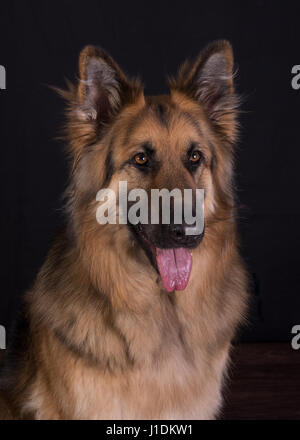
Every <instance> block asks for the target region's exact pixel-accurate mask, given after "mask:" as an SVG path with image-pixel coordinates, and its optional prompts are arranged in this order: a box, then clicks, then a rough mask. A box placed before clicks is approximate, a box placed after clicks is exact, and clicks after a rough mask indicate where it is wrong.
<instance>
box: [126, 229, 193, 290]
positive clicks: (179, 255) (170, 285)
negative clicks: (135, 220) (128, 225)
mask: <svg viewBox="0 0 300 440" xmlns="http://www.w3.org/2000/svg"><path fill="white" fill-rule="evenodd" d="M133 232H134V235H135V237H136V238H137V240H138V242H139V244H140V245H141V246H142V248H143V249H144V251H145V252H146V254H147V256H148V258H149V259H150V261H151V263H152V265H153V266H154V267H155V269H156V270H157V271H158V272H159V274H160V276H161V280H162V283H163V286H164V288H165V290H166V291H167V292H173V291H174V290H184V289H185V288H186V287H187V285H188V282H189V279H190V274H191V270H192V264H193V257H192V251H191V248H190V247H173V248H165V247H164V248H162V247H159V246H157V245H156V244H154V243H153V241H152V240H151V239H150V238H149V237H148V235H147V234H146V232H145V230H144V228H142V225H136V226H134V227H133ZM193 247H195V246H193Z"/></svg>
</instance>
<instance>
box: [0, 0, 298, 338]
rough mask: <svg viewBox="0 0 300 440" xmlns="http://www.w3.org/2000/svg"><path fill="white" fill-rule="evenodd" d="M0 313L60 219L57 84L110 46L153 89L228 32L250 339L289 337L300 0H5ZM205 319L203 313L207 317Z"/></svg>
mask: <svg viewBox="0 0 300 440" xmlns="http://www.w3.org/2000/svg"><path fill="white" fill-rule="evenodd" d="M0 14H1V16H0V25H1V27H0V64H1V65H4V66H5V68H6V71H7V90H1V91H0V106H1V108H0V128H1V131H0V145H1V156H0V157H1V168H0V170H1V174H0V179H1V181H0V182H1V187H0V188H1V198H0V207H1V220H0V221H1V225H0V226H1V229H0V237H1V248H0V250H1V269H0V276H1V288H0V324H2V325H9V324H10V323H11V321H12V319H13V317H14V315H15V310H16V307H17V304H18V301H19V299H20V296H21V295H22V293H23V292H24V290H25V289H26V288H28V287H29V286H30V284H31V283H32V281H33V279H34V276H35V275H36V273H37V271H38V269H39V267H40V266H41V264H42V262H43V260H44V258H45V255H46V252H47V249H48V246H49V243H50V241H51V238H52V236H53V234H54V233H55V231H56V229H57V228H58V227H59V225H60V224H61V222H62V215H61V213H60V208H61V193H62V191H63V190H64V188H65V185H66V178H67V165H66V161H65V157H64V154H63V146H62V144H61V143H60V142H59V141H57V140H55V137H56V136H58V135H59V128H60V127H61V125H62V120H63V118H62V116H63V102H62V101H61V100H60V98H59V97H57V96H56V95H55V94H54V93H53V92H52V91H51V90H49V89H48V88H47V86H46V85H47V84H52V85H57V86H60V87H62V86H64V77H67V78H70V79H75V77H76V71H77V56H78V53H79V51H80V49H81V48H82V47H83V46H84V45H85V44H96V45H101V46H102V47H103V48H105V49H106V50H108V51H109V52H110V53H111V54H112V55H113V57H114V58H115V59H116V60H117V61H118V62H119V63H120V65H121V66H122V67H123V68H124V69H125V70H126V71H127V72H128V73H129V74H140V75H141V76H142V78H143V80H144V82H145V84H146V92H147V93H149V94H155V93H161V92H165V91H166V87H165V81H164V77H165V75H166V74H167V73H173V72H175V71H176V69H177V67H178V65H179V64H180V63H181V62H182V61H183V60H184V59H185V58H186V57H193V56H196V55H197V53H198V52H199V51H200V50H201V48H202V47H203V46H204V45H205V44H206V43H208V42H210V41H211V40H214V39H218V38H226V39H229V40H230V41H231V42H232V44H233V47H234V51H235V57H236V63H237V66H238V76H237V87H238V90H239V91H240V92H241V93H242V94H243V96H244V101H245V102H244V104H243V113H242V114H241V125H242V129H241V140H240V143H239V146H238V154H237V183H238V188H239V197H240V201H241V203H242V204H243V206H244V207H245V208H244V209H243V210H242V218H241V221H240V229H241V243H242V251H243V254H244V256H245V258H246V261H247V263H248V265H249V268H250V272H251V273H252V275H253V280H254V283H253V294H252V314H251V319H250V325H249V326H248V328H246V329H245V330H244V331H243V332H242V338H243V339H244V340H289V339H290V337H291V328H292V326H293V325H295V324H300V294H299V280H300V276H299V274H300V268H299V258H298V253H299V251H298V247H299V235H300V233H299V223H300V210H299V206H298V199H299V198H298V183H299V180H298V169H299V160H300V149H299V109H300V90H299V91H296V90H293V89H292V87H291V79H292V75H291V69H292V67H293V66H294V65H296V64H300V37H299V34H298V28H299V16H300V4H299V2H298V5H297V3H296V2H291V1H285V2H283V1H275V0H266V1H264V0H256V1H228V0H227V1H216V0H209V1H202V0H197V1H180V2H178V1H175V0H172V1H169V2H168V1H164V2H163V1H161V2H157V3H156V2H142V1H139V2H137V3H133V2H125V1H123V2H122V1H120V2H112V1H96V0H94V1H91V0H84V1H62V0H61V1H59V2H58V1H57V2H55V1H25V0H20V1H12V0H10V1H7V2H6V5H5V3H4V2H1V11H0ZM199 319H201V317H199Z"/></svg>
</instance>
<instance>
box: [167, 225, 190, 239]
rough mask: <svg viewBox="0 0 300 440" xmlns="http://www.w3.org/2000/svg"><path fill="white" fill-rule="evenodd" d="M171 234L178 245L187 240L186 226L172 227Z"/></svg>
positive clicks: (170, 228)
mask: <svg viewBox="0 0 300 440" xmlns="http://www.w3.org/2000/svg"><path fill="white" fill-rule="evenodd" d="M169 233H170V235H171V237H172V239H173V240H174V241H175V242H177V243H181V242H183V241H184V240H185V238H186V234H185V227H184V225H170V227H169Z"/></svg>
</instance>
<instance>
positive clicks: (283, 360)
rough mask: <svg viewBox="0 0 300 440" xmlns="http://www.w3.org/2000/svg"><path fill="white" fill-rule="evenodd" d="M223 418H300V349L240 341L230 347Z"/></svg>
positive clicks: (276, 344) (283, 345)
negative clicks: (242, 342)
mask: <svg viewBox="0 0 300 440" xmlns="http://www.w3.org/2000/svg"><path fill="white" fill-rule="evenodd" d="M232 360H233V362H232V367H231V370H230V380H229V382H228V385H227V390H226V391H225V407H224V411H223V418H225V419H234V420H237V419H252V420H263V419H268V420H270V419H272V420H276V419H277V420H286V419H289V420H290V419H297V420H299V419H300V350H293V349H292V347H291V345H290V344H287V343H269V344H265V343H264V344H242V345H239V346H238V347H235V350H234V351H233V359H232Z"/></svg>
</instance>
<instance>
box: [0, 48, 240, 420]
mask: <svg viewBox="0 0 300 440" xmlns="http://www.w3.org/2000/svg"><path fill="white" fill-rule="evenodd" d="M169 87H170V93H169V94H168V95H163V96H155V97H152V96H151V97H149V96H145V95H144V93H143V88H142V86H141V83H140V82H139V81H138V80H136V79H135V80H131V79H128V77H127V76H126V75H125V74H124V73H123V72H122V70H121V69H120V68H119V66H118V65H117V64H116V63H115V61H114V60H113V59H112V58H111V57H110V56H109V55H108V54H107V53H105V52H104V51H103V50H102V49H100V48H96V47H92V46H88V47H85V48H84V49H83V51H82V52H81V54H80V57H79V81H78V84H76V85H69V89H68V90H67V91H65V92H62V93H63V96H64V97H65V98H66V99H67V101H68V111H67V125H66V136H67V142H66V143H67V145H68V149H69V153H70V157H71V161H72V165H71V179H70V183H69V186H68V190H67V203H66V212H67V219H68V220H67V226H66V228H65V230H64V231H63V232H62V233H61V234H60V235H59V236H58V237H57V238H56V240H55V242H54V244H53V246H52V248H51V250H50V252H49V255H48V257H47V259H46V262H45V263H44V265H43V267H42V268H41V270H40V272H39V274H38V276H37V278H36V281H35V283H34V285H33V287H32V288H31V290H30V291H29V292H27V294H26V295H25V299H24V313H23V318H24V319H23V321H22V324H21V330H22V331H21V333H20V336H19V338H18V341H19V342H18V343H16V344H15V347H14V350H13V352H14V353H13V355H12V356H10V361H9V359H8V360H7V362H8V364H7V367H6V368H4V371H7V373H5V375H6V376H7V377H6V378H5V380H4V381H2V406H3V403H4V401H5V402H6V403H5V405H6V411H7V414H8V413H9V414H10V417H12V418H15V419H22V418H23V419H215V418H216V417H218V416H219V415H220V409H221V404H222V386H223V385H224V379H225V377H226V370H227V367H228V362H229V354H230V347H231V341H232V339H233V336H234V334H235V332H236V329H237V327H238V325H239V324H240V323H241V322H242V321H243V319H244V317H245V314H246V309H247V296H248V294H247V290H248V289H247V284H248V282H247V272H246V270H245V267H244V264H243V261H242V260H241V257H240V255H239V251H238V243H237V233H236V206H235V197H234V184H233V156H234V144H235V142H236V139H237V111H238V99H237V96H236V94H235V92H234V85H233V53H232V48H231V45H230V44H229V43H228V42H227V41H217V42H214V43H212V44H210V45H209V46H208V47H207V48H206V49H204V50H203V52H201V53H200V56H199V57H198V58H197V59H196V61H195V62H194V63H190V62H185V63H184V64H183V66H182V67H181V68H180V70H179V72H178V74H177V76H176V77H173V78H171V79H169ZM120 181H126V182H127V184H128V189H129V190H130V189H134V188H142V189H144V190H145V191H146V192H147V193H149V192H150V190H151V189H153V188H155V189H162V188H166V189H168V190H172V189H174V188H179V189H180V190H184V189H192V190H193V191H194V190H195V189H197V188H201V189H204V193H205V197H204V222H205V228H204V230H203V232H202V233H201V234H198V235H187V234H186V225H185V224H184V223H182V224H181V225H178V224H175V223H174V222H170V224H169V225H166V224H162V222H159V223H158V224H141V223H138V224H136V225H134V224H120V223H117V222H116V223H115V224H109V223H107V224H103V225H100V224H99V223H98V222H97V220H96V210H97V207H98V206H99V202H98V201H97V200H96V194H97V192H98V191H99V189H101V188H110V189H114V190H115V191H116V192H117V191H118V184H119V182H120ZM8 357H9V356H8Z"/></svg>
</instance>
